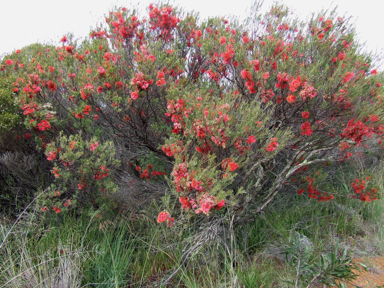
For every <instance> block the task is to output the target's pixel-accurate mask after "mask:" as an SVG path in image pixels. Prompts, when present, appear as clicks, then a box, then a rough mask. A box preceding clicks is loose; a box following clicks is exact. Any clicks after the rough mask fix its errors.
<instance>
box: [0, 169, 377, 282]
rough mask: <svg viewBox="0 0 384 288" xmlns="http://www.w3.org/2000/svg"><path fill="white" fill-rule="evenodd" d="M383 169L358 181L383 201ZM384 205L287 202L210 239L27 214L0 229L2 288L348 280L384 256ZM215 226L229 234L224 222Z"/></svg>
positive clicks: (337, 179) (117, 222)
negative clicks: (366, 261) (355, 259)
mask: <svg viewBox="0 0 384 288" xmlns="http://www.w3.org/2000/svg"><path fill="white" fill-rule="evenodd" d="M382 168H383V164H382V163H380V162H377V163H376V164H375V165H374V166H370V167H369V168H364V171H362V170H361V169H360V170H358V171H362V172H364V174H365V175H371V179H372V181H374V182H375V184H376V185H375V186H376V187H377V188H378V190H379V191H382V190H383V188H384V178H383V175H382V173H378V171H383V169H382ZM356 171H357V169H356V167H352V168H351V167H341V168H340V169H339V170H336V172H337V173H335V174H334V181H332V182H330V183H329V188H330V189H333V190H338V191H339V192H340V194H343V193H344V194H346V193H347V192H348V191H347V190H348V189H349V188H348V187H349V186H350V184H349V183H347V180H346V179H350V178H351V176H353V177H357V176H359V175H356V174H358V172H356ZM383 204H384V201H383V200H382V199H379V200H378V201H376V202H373V203H362V202H360V201H356V200H353V199H349V198H347V197H345V198H338V199H335V200H334V201H330V202H326V203H318V202H316V201H313V200H311V199H307V198H306V197H303V196H302V195H296V194H291V193H285V194H283V195H282V197H280V198H279V200H277V201H276V202H275V203H274V204H273V205H272V206H270V207H269V208H268V209H267V210H266V211H265V212H264V213H263V214H260V215H258V216H257V217H256V218H255V220H254V221H253V222H252V223H248V224H247V225H244V226H241V227H233V226H231V225H222V226H220V225H218V226H217V231H216V230H215V232H212V233H211V234H202V232H201V231H202V229H203V228H202V227H204V222H205V220H204V219H203V218H197V220H196V222H195V223H192V224H193V225H189V226H188V228H186V227H183V226H182V225H176V226H175V227H166V226H163V225H159V224H157V223H156V221H155V218H154V217H153V215H150V214H148V213H144V212H143V213H141V214H135V215H131V214H119V215H117V216H116V217H115V218H110V219H105V218H104V219H100V217H96V216H97V214H98V213H97V212H96V213H94V214H92V215H87V214H86V213H84V214H83V215H80V216H79V215H74V214H73V215H72V214H61V215H60V214H59V215H54V216H55V217H52V218H50V219H47V218H44V217H42V216H41V215H40V214H35V213H33V212H29V211H26V213H24V214H23V215H22V216H21V218H20V220H19V221H18V222H17V223H16V224H15V225H13V226H12V225H11V223H8V224H7V223H3V224H2V225H1V226H0V240H1V242H4V243H3V244H2V246H1V249H0V288H1V287H307V286H308V285H312V284H316V283H320V282H321V281H326V280H324V279H328V278H326V273H330V272H332V271H333V272H334V270H335V269H336V268H335V267H337V269H339V270H340V269H341V270H340V271H342V272H343V273H347V272H348V271H349V270H348V269H349V268H351V266H350V262H348V261H349V260H350V256H351V255H352V254H351V253H352V252H353V253H354V255H355V256H363V255H364V253H365V254H369V255H376V254H380V253H383V252H384V246H383V243H384V241H383V236H384V226H383V223H384V222H383V216H384V209H383V207H384V206H383ZM29 210H31V211H32V208H29ZM215 217H216V218H217V223H219V224H220V223H221V222H220V221H227V223H229V224H230V221H229V220H228V217H229V215H226V214H225V213H222V214H218V215H217V216H215ZM11 227H12V228H11ZM206 228H209V227H206ZM212 229H213V228H212ZM215 229H216V228H215ZM204 235H205V236H204ZM207 235H208V236H207ZM204 237H205V238H204ZM3 240H4V241H3ZM197 243H198V244H201V245H197ZM295 245H296V246H295ZM295 247H296V248H295ZM297 247H298V248H297ZM343 253H344V254H343ZM295 257H296V258H295ZM327 257H328V258H327ZM332 257H333V258H334V259H335V260H332V259H333V258H332ZM343 257H344V258H343ZM295 259H301V260H300V261H301V262H300V264H298V262H297V260H295ZM321 259H331V260H327V261H331V262H332V261H334V263H333V264H332V265H334V266H332V265H328V266H327V265H325V264H324V263H323V264H324V265H323V264H322V262H321V261H322V260H321ZM343 259H344V260H343ZM336 260H337V261H338V262H337V261H336ZM303 262H305V263H304V264H303ZM306 265H307V266H306ZM308 267H312V268H308ZM348 267H349V268H348ZM347 268H348V269H347ZM308 269H309V270H308ZM311 269H312V270H311ZM332 269H333V270H332ZM331 270H332V271H331ZM303 271H312V272H311V273H314V274H316V273H317V274H318V275H320V276H316V275H317V274H316V275H314V276H313V277H304V276H302V275H304V274H303V273H304V272H303ZM333 272H332V273H333ZM308 273H309V272H308ZM332 273H331V274H332ZM340 273H341V272H340ZM348 273H349V272H348ZM332 275H333V274H332ZM340 275H341V274H340ZM345 275H346V274H345ZM316 277H317V278H316ZM327 277H328V276H327ZM335 277H336V276H335ZM343 277H344V276H343ZM345 277H346V276H345ZM335 279H336V278H335ZM310 281H312V282H310Z"/></svg>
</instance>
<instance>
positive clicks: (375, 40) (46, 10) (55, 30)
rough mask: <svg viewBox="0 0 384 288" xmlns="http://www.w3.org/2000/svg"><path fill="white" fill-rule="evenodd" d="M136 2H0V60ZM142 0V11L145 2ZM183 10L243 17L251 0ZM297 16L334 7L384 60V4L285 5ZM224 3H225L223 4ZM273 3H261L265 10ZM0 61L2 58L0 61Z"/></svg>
mask: <svg viewBox="0 0 384 288" xmlns="http://www.w3.org/2000/svg"><path fill="white" fill-rule="evenodd" d="M138 2H139V1H138V0H124V1H123V0H61V1H58V0H14V1H10V0H2V3H1V4H0V8H1V11H2V13H1V15H0V27H2V29H1V30H2V31H1V32H2V33H1V34H2V35H1V36H2V37H1V42H0V56H1V55H2V54H3V53H10V52H12V51H14V50H16V49H20V48H22V47H23V46H26V45H29V44H32V43H36V42H40V43H46V42H51V43H54V44H55V45H58V44H59V40H60V38H61V37H62V36H63V35H64V34H67V33H68V32H72V33H74V35H75V37H76V38H80V37H85V36H87V35H88V34H89V31H90V28H91V27H95V26H96V23H97V22H99V23H100V22H102V21H104V15H105V14H106V13H108V11H109V10H111V8H112V7H114V6H124V7H127V8H130V7H131V5H132V4H134V5H138ZM153 2H156V1H153V0H152V1H151V0H141V1H140V5H138V6H136V7H140V9H141V10H142V11H143V12H144V11H145V8H146V7H148V5H149V3H153ZM169 2H170V3H171V4H172V3H175V4H178V5H179V6H181V7H184V8H185V9H186V10H195V11H198V12H200V16H201V18H206V17H207V16H225V15H235V16H240V17H244V16H245V15H247V13H246V9H247V8H249V7H250V6H251V4H252V3H253V1H252V0H187V1H186V0H184V1H183V0H171V1H169ZM279 2H280V3H282V2H284V3H285V4H286V5H287V6H289V7H291V8H293V11H296V13H295V14H296V15H299V16H300V17H302V19H303V20H304V19H306V18H307V17H309V15H310V14H311V13H312V12H318V11H320V10H321V9H328V8H334V7H335V6H338V10H337V11H338V12H339V13H338V14H339V15H340V16H344V15H345V14H347V15H348V16H353V17H354V18H353V19H354V20H355V25H356V30H357V32H358V35H359V39H360V42H366V46H367V51H372V52H376V53H378V54H381V55H384V33H383V28H384V17H383V12H382V11H383V8H384V0H364V1H358V0H284V1H279ZM226 3H228V4H226ZM273 3H274V1H273V0H264V4H263V8H264V9H265V10H266V9H267V8H269V7H270V6H271V5H272V4H273ZM0 58H1V57H0Z"/></svg>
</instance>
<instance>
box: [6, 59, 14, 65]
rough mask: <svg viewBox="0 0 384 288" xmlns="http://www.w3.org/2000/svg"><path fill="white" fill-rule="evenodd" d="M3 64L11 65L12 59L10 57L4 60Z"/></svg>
mask: <svg viewBox="0 0 384 288" xmlns="http://www.w3.org/2000/svg"><path fill="white" fill-rule="evenodd" d="M5 64H7V65H8V66H10V65H12V64H13V61H12V60H11V59H8V60H7V61H5Z"/></svg>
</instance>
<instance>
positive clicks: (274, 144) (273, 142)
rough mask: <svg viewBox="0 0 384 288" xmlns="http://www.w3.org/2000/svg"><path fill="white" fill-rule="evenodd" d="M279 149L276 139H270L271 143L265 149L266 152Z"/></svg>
mask: <svg viewBox="0 0 384 288" xmlns="http://www.w3.org/2000/svg"><path fill="white" fill-rule="evenodd" d="M277 147H279V143H277V138H272V139H271V143H269V145H268V146H267V147H266V148H265V149H266V150H267V151H268V152H272V151H275V150H276V148H277Z"/></svg>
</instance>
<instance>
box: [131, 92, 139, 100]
mask: <svg viewBox="0 0 384 288" xmlns="http://www.w3.org/2000/svg"><path fill="white" fill-rule="evenodd" d="M138 97H139V94H137V92H136V91H134V92H132V93H131V98H132V99H133V100H136V99H137V98H138Z"/></svg>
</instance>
